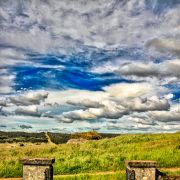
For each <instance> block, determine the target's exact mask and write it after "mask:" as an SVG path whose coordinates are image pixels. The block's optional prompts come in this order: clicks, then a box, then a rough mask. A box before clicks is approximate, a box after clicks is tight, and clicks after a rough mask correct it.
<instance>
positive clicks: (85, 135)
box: [71, 131, 102, 140]
mask: <svg viewBox="0 0 180 180" xmlns="http://www.w3.org/2000/svg"><path fill="white" fill-rule="evenodd" d="M81 138H82V139H87V140H99V139H102V136H101V135H100V134H99V133H97V132H96V131H90V132H83V133H75V134H72V135H71V139H81Z"/></svg>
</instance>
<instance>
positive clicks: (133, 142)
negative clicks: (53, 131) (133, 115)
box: [0, 133, 180, 179]
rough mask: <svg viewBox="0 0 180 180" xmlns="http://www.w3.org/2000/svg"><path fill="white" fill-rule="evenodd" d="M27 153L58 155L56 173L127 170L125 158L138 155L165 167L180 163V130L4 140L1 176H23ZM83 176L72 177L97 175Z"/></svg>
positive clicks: (1, 149) (36, 155)
mask: <svg viewBox="0 0 180 180" xmlns="http://www.w3.org/2000/svg"><path fill="white" fill-rule="evenodd" d="M25 157H55V160H56V162H55V164H54V174H55V175H59V174H76V173H87V172H89V173H97V172H101V171H118V170H125V165H124V161H125V160H138V159H139V160H155V161H157V162H158V163H159V164H160V167H163V168H167V167H180V133H174V134H137V135H120V136H118V137H115V138H111V139H102V140H98V141H88V142H85V143H81V144H60V145H55V144H52V143H41V144H32V143H25V144H24V146H20V145H19V143H11V144H9V143H4V144H0V177H22V164H21V162H20V160H21V159H23V158H25ZM81 176H82V178H81ZM81 176H79V177H78V178H76V177H72V179H73V178H74V179H80V178H81V179H85V178H86V177H87V178H88V179H93V176H91V177H88V176H90V175H81ZM83 176H84V177H83ZM101 176H102V177H101ZM112 176H114V179H115V177H116V174H113V175H112V174H109V175H108V174H106V175H98V177H99V178H100V179H102V178H103V179H111V178H110V177H112ZM118 176H119V175H118ZM121 176H122V177H123V176H124V174H121ZM55 177H56V178H55V179H60V178H58V176H55ZM106 177H107V178H106ZM61 179H62V178H61ZM64 179H67V178H66V177H64ZM68 179H69V178H68ZM122 179H124V178H122Z"/></svg>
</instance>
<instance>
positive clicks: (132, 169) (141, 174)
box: [126, 160, 158, 180]
mask: <svg viewBox="0 0 180 180" xmlns="http://www.w3.org/2000/svg"><path fill="white" fill-rule="evenodd" d="M157 167H158V164H157V162H156V161H135V160H134V161H126V180H156V168H157Z"/></svg>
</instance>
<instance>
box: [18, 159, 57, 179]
mask: <svg viewBox="0 0 180 180" xmlns="http://www.w3.org/2000/svg"><path fill="white" fill-rule="evenodd" d="M54 162H55V159H49V158H33V159H23V160H22V163H23V180H53V163H54Z"/></svg>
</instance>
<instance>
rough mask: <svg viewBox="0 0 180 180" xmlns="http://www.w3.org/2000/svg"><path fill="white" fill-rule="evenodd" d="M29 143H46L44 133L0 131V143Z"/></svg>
mask: <svg viewBox="0 0 180 180" xmlns="http://www.w3.org/2000/svg"><path fill="white" fill-rule="evenodd" d="M6 142H7V143H15V142H31V143H43V142H44V143H46V142H47V138H46V136H45V134H44V133H26V132H3V131H0V143H6Z"/></svg>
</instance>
